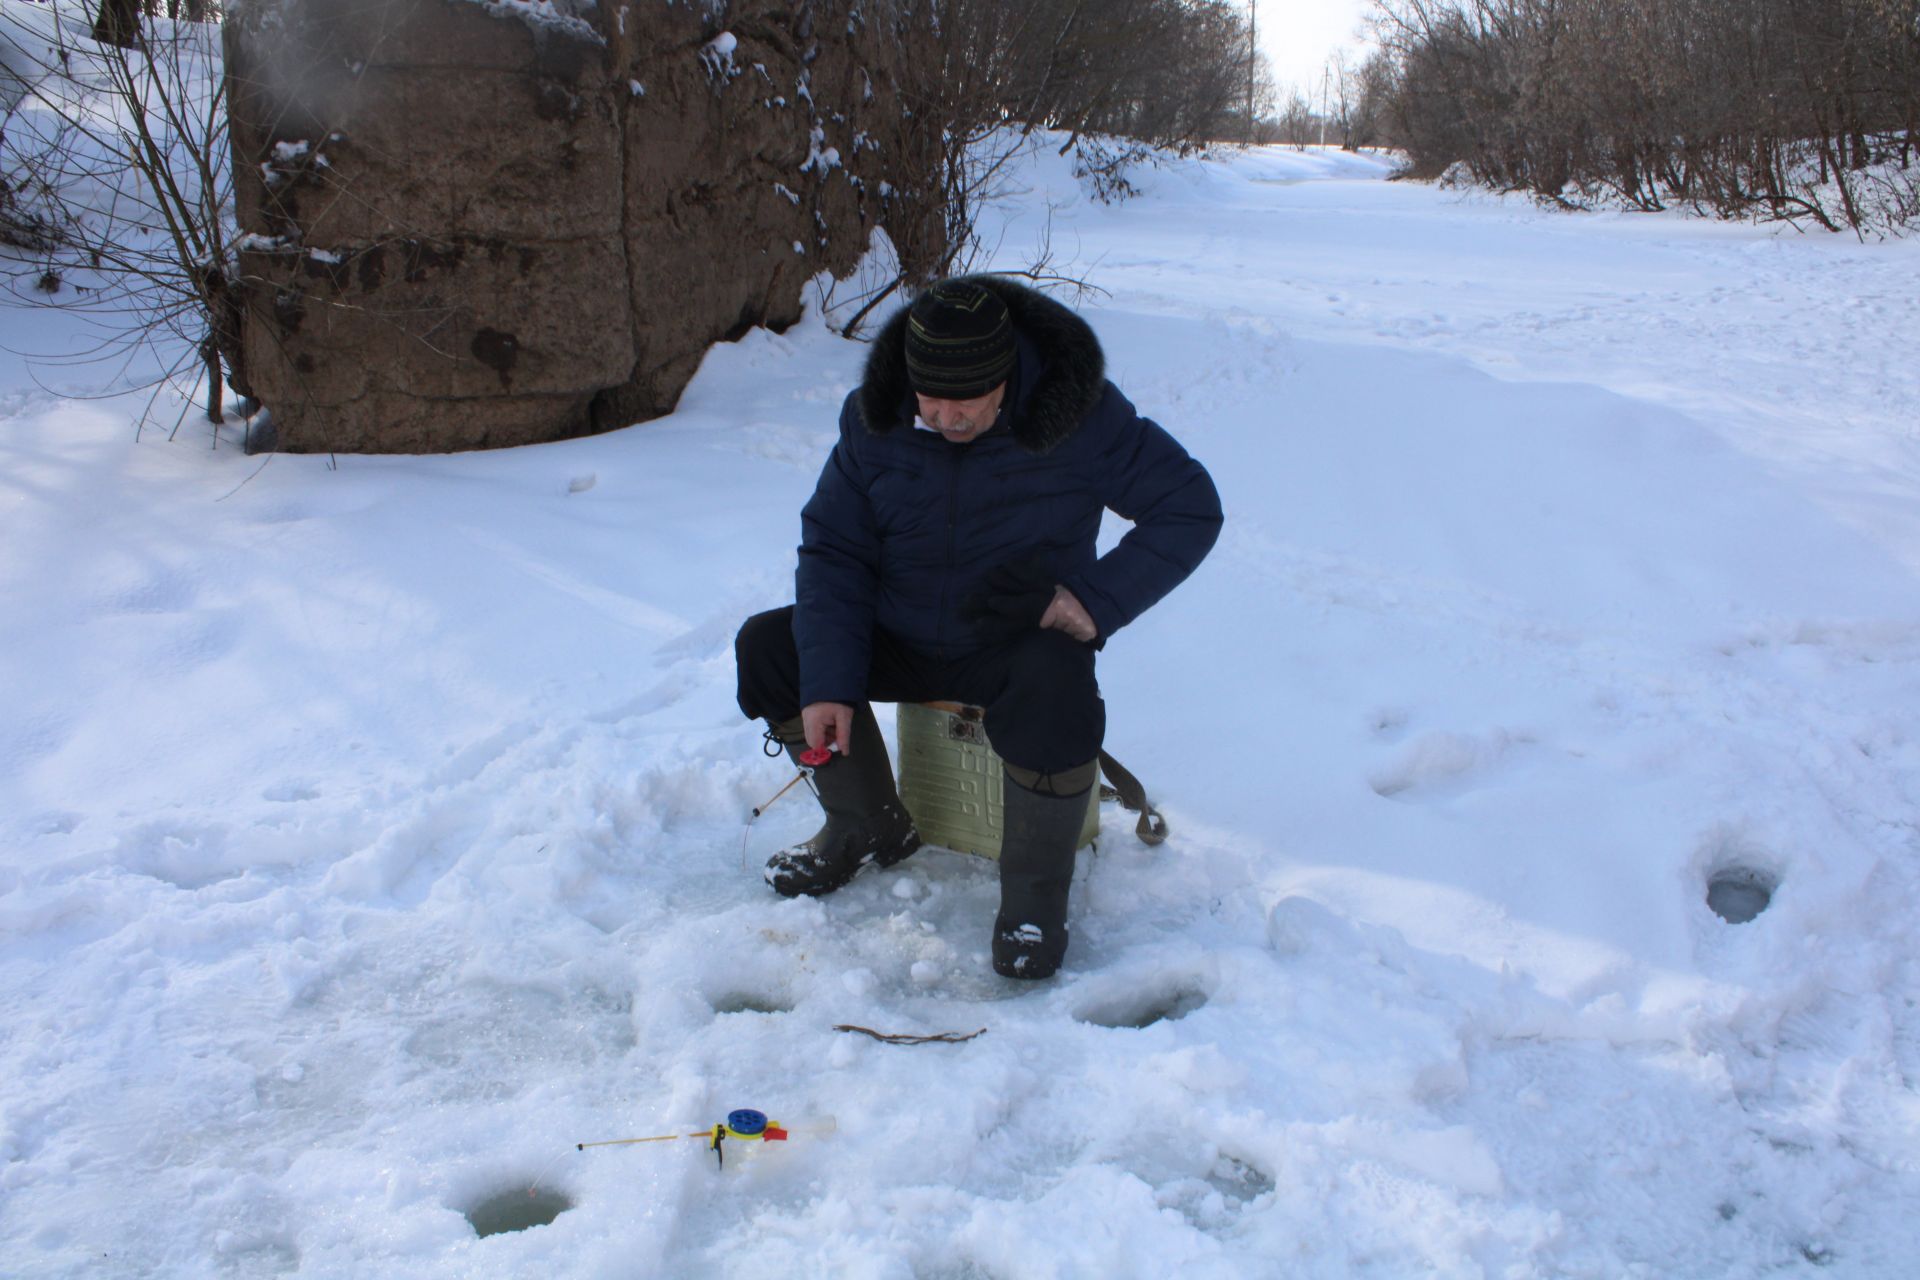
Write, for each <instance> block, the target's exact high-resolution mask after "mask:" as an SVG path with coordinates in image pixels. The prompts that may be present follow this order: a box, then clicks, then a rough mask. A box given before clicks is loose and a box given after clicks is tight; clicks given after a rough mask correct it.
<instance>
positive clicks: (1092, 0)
mask: <svg viewBox="0 0 1920 1280" xmlns="http://www.w3.org/2000/svg"><path fill="white" fill-rule="evenodd" d="M932 13H933V16H934V19H935V24H936V26H937V28H938V30H939V33H940V43H941V48H942V53H943V55H944V56H943V66H942V68H941V82H942V85H943V87H944V89H945V91H946V93H947V95H948V98H949V100H950V101H954V100H958V101H960V102H962V103H963V104H964V107H965V108H970V109H971V111H972V113H973V114H987V113H991V114H995V115H998V116H1000V117H1001V118H1004V119H1011V120H1017V121H1020V122H1022V123H1023V124H1027V125H1031V126H1037V127H1046V128H1057V129H1061V130H1064V131H1066V132H1067V133H1069V134H1079V133H1101V134H1111V135H1114V136H1118V137H1125V138H1133V139H1138V140H1140V141H1142V142H1146V143H1149V144H1152V145H1155V146H1168V147H1185V146H1194V145H1200V144H1204V143H1206V142H1210V141H1213V140H1216V139H1221V138H1230V137H1245V136H1246V119H1247V114H1246V113H1247V108H1248V107H1249V105H1254V106H1255V110H1256V112H1257V110H1258V108H1259V106H1260V105H1264V97H1265V96H1266V95H1268V94H1269V93H1270V90H1268V89H1266V88H1265V87H1264V84H1263V83H1261V82H1262V80H1263V77H1262V76H1261V75H1260V74H1259V68H1258V67H1257V66H1256V75H1255V77H1254V79H1255V81H1256V85H1255V87H1256V89H1258V91H1259V93H1260V94H1261V95H1262V98H1263V100H1262V102H1260V103H1257V104H1250V103H1249V101H1248V90H1249V78H1248V70H1249V68H1248V59H1249V57H1250V56H1251V54H1252V42H1251V39H1250V37H1249V32H1248V27H1247V10H1246V9H1245V7H1244V6H1243V5H1242V4H1241V3H1239V0H935V3H934V5H933V9H932ZM965 113H966V112H965V111H964V110H963V112H962V114H965Z"/></svg>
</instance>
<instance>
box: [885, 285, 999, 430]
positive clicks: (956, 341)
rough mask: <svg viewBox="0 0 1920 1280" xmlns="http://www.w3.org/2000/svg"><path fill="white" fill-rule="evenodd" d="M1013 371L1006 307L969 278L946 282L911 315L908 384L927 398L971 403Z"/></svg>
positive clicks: (919, 302) (924, 296)
mask: <svg viewBox="0 0 1920 1280" xmlns="http://www.w3.org/2000/svg"><path fill="white" fill-rule="evenodd" d="M1012 372H1013V320H1012V318H1011V317H1010V316H1008V315H1007V304H1006V303H1004V302H1002V301H1000V299H999V297H998V296H997V295H996V294H994V293H993V291H992V290H990V289H986V288H984V287H982V286H981V285H979V284H976V283H975V282H973V281H971V280H942V281H941V282H940V283H939V284H936V285H934V286H933V287H932V288H931V289H928V290H927V291H926V292H925V293H923V294H921V295H920V296H919V297H918V298H917V299H915V300H914V304H913V307H912V309H911V310H910V311H908V313H907V381H908V382H910V383H911V384H912V385H913V389H914V390H915V391H916V392H918V393H919V394H921V395H923V396H932V397H934V398H935V399H939V400H971V399H973V398H974V397H976V396H983V395H985V394H987V392H989V391H991V390H993V389H994V388H995V387H997V386H999V385H1000V384H1001V383H1003V382H1005V381H1006V380H1007V375H1008V374H1010V373H1012Z"/></svg>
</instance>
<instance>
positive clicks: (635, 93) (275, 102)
mask: <svg viewBox="0 0 1920 1280" xmlns="http://www.w3.org/2000/svg"><path fill="white" fill-rule="evenodd" d="M913 25H914V24H913V19H912V17H911V16H910V15H909V14H907V13H906V12H905V11H904V9H903V8H902V7H901V6H900V5H896V4H894V3H892V2H891V0H886V2H882V3H874V2H872V0H736V2H733V3H728V2H726V0H708V2H706V3H701V2H699V0H630V2H629V3H612V2H611V0H601V3H599V4H598V5H595V4H592V3H591V0H495V2H493V3H484V2H476V0H376V2H374V3H369V2H368V0H249V2H248V3H247V4H245V5H244V6H243V7H241V8H240V9H239V10H238V11H237V13H235V14H234V15H233V16H232V17H231V18H230V20H229V23H228V26H227V61H228V77H229V93H230V96H231V102H230V110H231V120H232V132H233V149H234V168H235V175H236V182H237V186H238V200H239V216H240V226H241V230H242V232H243V233H246V235H245V238H244V239H243V241H242V253H241V270H242V274H243V277H244V279H245V281H246V284H245V288H246V299H247V307H246V322H245V331H244V335H243V347H244V351H245V363H246V375H247V380H248V382H249V383H250V384H251V390H252V391H253V392H254V394H255V395H257V396H258V397H259V398H260V399H261V401H262V402H263V403H264V404H266V405H267V407H268V408H269V409H270V410H271V415H272V423H273V426H272V431H271V434H270V437H269V438H270V441H271V445H272V447H275V448H279V449H286V450H294V451H314V450H330V451H339V452H370V453H371V452H389V453H391V452H408V453H411V452H439V451H445V450H451V449H470V448H489V447H495V446H501V445H513V444H525V443H531V442H535V441H542V440H555V439H561V438H565V437H569V436H575V435H581V434H585V433H588V432H592V431H600V430H606V429H608V428H611V427H617V426H623V425H625V424H627V423H629V422H634V421H638V420H641V419H644V418H648V417H654V416H658V415H659V414H662V413H666V412H668V411H669V410H671V408H672V407H673V404H674V402H675V400H676V399H677V398H678V396H679V393H680V391H681V389H682V388H683V387H684V386H685V385H686V383H687V380H688V379H689V378H691V377H692V375H693V372H694V370H695V368H696V367H697V366H698V364H699V361H700V357H701V355H702V354H703V353H704V352H705V351H706V349H707V347H708V346H710V345H711V344H712V343H713V342H715V341H719V340H723V339H729V338H734V337H738V336H739V335H740V334H741V333H743V332H745V331H746V330H747V329H748V328H751V327H753V326H755V325H762V324H764V325H769V326H772V327H775V328H780V327H784V326H785V325H786V324H788V323H791V322H792V321H793V320H795V319H797V318H798V316H799V314H800V297H801V286H802V285H803V284H804V283H805V281H806V280H807V279H809V278H810V277H812V276H813V275H815V274H816V273H818V272H820V271H831V272H833V273H835V274H836V275H844V274H845V273H846V272H848V271H849V270H851V268H852V266H853V264H854V263H855V262H856V261H857V260H858V259H859V257H860V255H861V254H862V253H864V252H865V250H866V248H867V246H868V242H869V236H870V232H871V229H872V228H873V227H874V226H876V225H885V224H886V223H887V222H888V221H889V220H890V218H895V217H897V218H899V219H900V220H902V222H903V223H905V222H911V223H912V224H913V225H916V226H923V225H925V224H926V223H927V222H928V221H929V220H928V219H926V218H925V217H924V212H925V211H924V208H922V207H918V206H916V205H915V204H914V203H913V202H914V201H915V200H916V199H921V198H924V197H919V196H916V195H915V194H914V193H916V192H924V191H927V190H929V189H931V187H932V185H933V184H932V182H931V181H930V180H929V177H928V175H927V173H926V172H925V167H926V166H927V165H928V164H929V163H931V162H932V159H933V155H934V151H933V148H932V147H931V146H930V140H929V139H927V138H925V137H924V136H922V132H921V131H920V130H919V129H918V128H917V125H916V122H915V121H914V119H913V116H912V112H911V109H910V105H909V104H908V103H907V102H904V101H903V99H902V88H901V86H902V85H904V84H908V83H910V80H909V78H908V74H907V66H908V60H909V59H910V58H912V57H913V56H914V50H915V43H916V40H918V39H921V38H922V36H919V35H916V33H915V31H914V29H913Z"/></svg>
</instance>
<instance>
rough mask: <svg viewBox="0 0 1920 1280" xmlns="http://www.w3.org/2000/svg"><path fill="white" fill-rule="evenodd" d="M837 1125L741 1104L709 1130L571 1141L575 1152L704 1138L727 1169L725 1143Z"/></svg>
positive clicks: (812, 1132)
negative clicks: (788, 1119)
mask: <svg viewBox="0 0 1920 1280" xmlns="http://www.w3.org/2000/svg"><path fill="white" fill-rule="evenodd" d="M837 1127H838V1125H837V1124H836V1123H835V1121H834V1119H833V1117H832V1116H824V1117H822V1118H820V1119H818V1120H807V1121H803V1122H800V1123H798V1124H791V1125H787V1124H781V1123H780V1122H779V1121H778V1120H770V1119H768V1118H767V1113H766V1112H764V1111H755V1110H753V1109H752V1108H751V1107H742V1108H741V1109H739V1110H738V1111H729V1112H727V1118H726V1119H725V1120H722V1121H720V1122H719V1123H718V1124H716V1125H714V1126H713V1127H712V1128H710V1129H699V1130H696V1131H695V1132H693V1133H662V1134H659V1135H657V1136H655V1137H651V1138H613V1139H611V1140H609V1141H606V1142H580V1143H576V1144H574V1149H575V1150H576V1151H585V1150H586V1149H587V1148H588V1147H631V1146H634V1145H637V1144H639V1143H642V1142H677V1141H680V1140H682V1139H685V1138H704V1139H706V1142H707V1150H709V1151H711V1152H713V1156H714V1159H715V1160H717V1161H718V1162H719V1164H720V1167H721V1168H723V1169H724V1168H726V1165H727V1152H726V1144H727V1143H728V1142H785V1141H787V1139H788V1138H790V1137H791V1136H793V1135H794V1134H801V1135H804V1136H807V1137H818V1136H820V1135H823V1134H829V1133H832V1132H833V1131H834V1130H835V1129H836V1128H837Z"/></svg>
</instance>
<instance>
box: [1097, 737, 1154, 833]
mask: <svg viewBox="0 0 1920 1280" xmlns="http://www.w3.org/2000/svg"><path fill="white" fill-rule="evenodd" d="M1100 772H1101V773H1104V774H1106V775H1107V783H1110V784H1111V785H1105V784H1103V785H1102V786H1101V788H1100V798H1101V799H1102V800H1118V801H1119V802H1120V803H1121V804H1122V805H1124V806H1126V807H1127V808H1128V809H1129V810H1131V811H1132V812H1134V813H1137V814H1139V815H1140V821H1139V823H1138V825H1136V826H1135V827H1134V829H1133V831H1134V834H1135V835H1137V836H1139V837H1140V843H1142V844H1159V843H1160V842H1161V841H1162V840H1165V839H1166V838H1167V820H1166V819H1165V818H1163V817H1161V816H1160V811H1159V810H1158V809H1156V808H1154V807H1153V802H1152V801H1150V800H1148V799H1147V789H1146V788H1145V787H1143V786H1141V785H1140V779H1138V778H1136V777H1134V776H1133V774H1132V773H1130V772H1128V770H1127V767H1126V766H1125V765H1123V764H1121V763H1120V762H1119V761H1118V760H1115V759H1114V758H1113V757H1112V756H1110V755H1108V754H1107V753H1106V752H1104V751H1102V752H1101V753H1100Z"/></svg>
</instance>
